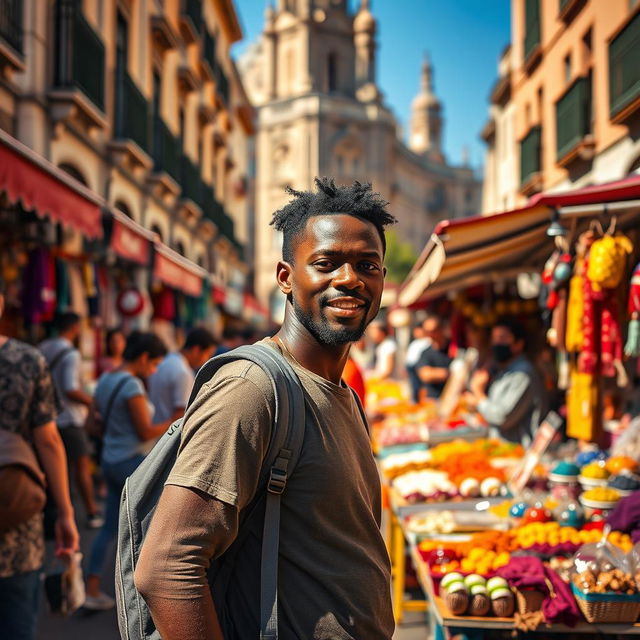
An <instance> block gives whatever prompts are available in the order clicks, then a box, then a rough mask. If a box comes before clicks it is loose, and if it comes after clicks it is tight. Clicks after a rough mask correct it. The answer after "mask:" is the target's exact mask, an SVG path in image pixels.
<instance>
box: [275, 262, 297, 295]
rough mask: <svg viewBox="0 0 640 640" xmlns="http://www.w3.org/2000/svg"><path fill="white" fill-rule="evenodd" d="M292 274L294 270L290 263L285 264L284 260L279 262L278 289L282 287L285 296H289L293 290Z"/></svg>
mask: <svg viewBox="0 0 640 640" xmlns="http://www.w3.org/2000/svg"><path fill="white" fill-rule="evenodd" d="M292 272H293V269H292V267H291V265H290V264H289V263H288V262H285V261H284V260H281V261H280V262H278V266H277V267H276V279H277V281H278V287H280V291H282V293H284V295H285V296H288V295H289V294H290V293H291V290H292V288H293V284H292V281H291V280H292V277H291V274H292Z"/></svg>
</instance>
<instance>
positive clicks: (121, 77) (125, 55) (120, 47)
mask: <svg viewBox="0 0 640 640" xmlns="http://www.w3.org/2000/svg"><path fill="white" fill-rule="evenodd" d="M128 37H129V25H128V24H127V19H126V18H125V17H124V15H122V13H121V12H120V11H118V17H117V22H116V113H115V116H116V130H117V131H119V132H121V131H122V130H123V128H124V114H125V108H126V105H125V96H124V83H125V77H126V75H127V60H128V59H129V45H128Z"/></svg>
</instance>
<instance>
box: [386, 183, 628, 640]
mask: <svg viewBox="0 0 640 640" xmlns="http://www.w3.org/2000/svg"><path fill="white" fill-rule="evenodd" d="M639 223H640V177H639V176H631V177H629V178H628V179H625V180H621V181H618V182H616V183H611V184H605V185H598V186H592V187H587V188H584V189H579V190H576V191H573V192H567V193H556V194H542V195H540V196H537V197H536V198H534V199H532V200H531V201H530V203H529V204H528V205H527V206H526V207H524V208H522V209H519V210H516V211H511V212H506V213H503V214H497V215H495V216H487V217H476V218H470V219H464V220H455V221H450V222H449V221H445V222H442V223H440V224H439V225H438V226H437V227H436V229H435V230H434V233H433V234H432V236H431V239H430V240H429V242H428V243H427V245H426V247H425V249H424V251H423V252H422V254H421V256H420V258H419V259H418V261H417V263H416V265H415V266H414V268H413V270H412V271H411V273H410V274H409V276H408V277H407V279H406V281H405V282H404V283H403V285H402V287H401V289H400V292H399V295H398V303H399V305H400V306H401V307H404V308H414V309H415V308H420V307H425V306H427V307H428V306H429V305H436V308H437V309H438V311H439V312H440V313H441V314H442V313H443V310H444V314H445V315H446V317H448V318H449V319H450V320H451V331H452V334H455V336H456V338H455V339H454V340H452V342H453V343H454V346H455V348H456V349H457V348H458V346H460V347H461V350H460V352H459V356H460V358H459V359H464V357H465V352H469V351H471V350H470V349H468V347H469V346H473V347H478V348H479V345H478V344H477V343H476V344H470V343H471V341H470V340H469V339H468V336H469V335H472V337H475V336H476V335H477V332H478V331H487V330H488V329H489V328H491V326H492V324H493V323H494V322H495V321H496V319H497V318H498V317H500V316H505V315H506V316H509V315H510V316H515V317H517V318H518V319H519V320H520V321H521V323H522V324H525V325H526V326H527V330H528V332H529V338H530V342H532V343H534V344H535V351H534V353H533V354H532V355H533V356H535V357H542V356H544V357H545V358H546V364H547V365H548V367H549V368H552V369H553V372H552V374H551V375H549V377H548V379H547V380H546V381H545V382H546V389H547V391H551V392H554V393H555V394H556V407H555V408H557V409H558V411H559V412H560V413H561V414H562V416H563V419H560V418H559V417H558V416H556V415H555V414H550V415H549V416H548V419H547V421H545V422H544V423H542V425H541V426H540V428H539V429H538V432H537V434H536V436H537V437H536V438H535V440H534V441H533V443H532V445H531V446H530V447H529V448H528V450H527V452H526V454H525V451H523V450H522V449H520V450H518V449H517V448H512V449H511V450H509V448H508V447H507V448H506V449H505V448H504V447H505V443H502V442H499V441H495V440H492V439H489V438H487V437H486V432H485V433H484V434H482V432H481V429H482V427H483V421H482V419H478V416H476V415H474V413H473V411H472V410H471V407H466V406H465V399H464V396H463V395H461V394H460V393H453V394H452V397H446V394H443V400H444V402H443V400H441V401H440V403H438V404H433V403H432V404H431V405H429V404H427V405H426V406H419V407H415V406H413V407H411V406H410V405H406V401H405V400H404V399H398V398H396V399H395V403H396V405H397V410H395V411H394V409H393V408H392V407H391V406H390V405H391V404H392V403H391V402H390V401H389V400H385V399H384V393H383V392H382V393H380V392H379V393H378V400H380V399H382V400H383V402H382V404H383V405H384V410H383V411H382V412H381V415H379V416H378V422H375V421H374V449H375V450H376V452H377V455H378V461H379V467H380V473H381V477H382V479H383V484H384V485H385V486H386V488H387V495H388V506H389V511H390V517H389V522H390V523H391V526H390V531H389V533H388V543H389V548H390V552H391V556H392V564H393V578H394V610H395V615H396V619H397V620H398V621H401V620H402V617H403V613H404V612H405V611H408V610H419V611H422V610H425V609H426V608H428V610H429V612H430V616H431V619H432V623H433V625H434V629H435V631H436V637H449V636H450V635H454V634H455V633H456V632H461V631H462V630H464V631H465V633H466V634H467V636H469V635H471V636H472V635H473V630H479V631H478V632H479V633H480V635H478V637H485V636H484V635H483V634H484V633H486V632H487V631H489V630H490V632H491V637H493V636H494V634H499V633H500V632H501V631H504V632H512V631H513V630H514V629H520V630H523V631H533V630H535V631H537V632H538V633H541V634H556V633H558V634H565V633H575V634H596V635H597V634H605V635H612V636H615V635H617V634H638V633H640V626H639V625H638V624H637V622H636V621H637V620H638V618H639V617H640V594H639V593H638V590H639V587H640V585H639V583H638V579H639V578H640V575H638V574H639V568H640V564H639V563H638V551H637V549H636V550H634V549H632V547H633V542H635V541H637V540H635V539H634V540H632V537H631V535H632V534H633V535H636V534H635V531H636V529H638V528H639V527H640V518H638V517H636V515H632V514H636V511H637V512H638V513H640V507H639V506H638V505H637V502H640V500H638V497H639V496H640V477H639V476H638V471H639V470H640V468H639V465H638V463H640V449H639V448H638V447H637V442H638V440H639V438H637V437H635V436H633V433H636V434H637V433H638V431H639V429H640V427H638V426H637V425H636V426H635V428H634V427H633V426H632V427H630V428H629V429H628V431H624V430H625V429H627V426H628V424H629V419H630V417H633V416H634V415H636V414H637V411H636V412H635V413H634V412H633V410H631V409H629V408H628V406H627V405H625V403H624V399H625V398H626V399H627V400H628V399H629V398H633V395H634V393H633V388H634V387H633V384H634V378H635V379H636V380H635V383H636V384H637V380H638V369H637V366H638V362H637V358H638V355H640V332H639V331H638V328H639V323H638V320H639V314H640V296H639V295H638V291H639V289H638V287H639V286H640V281H639V280H638V277H640V271H638V268H635V270H634V265H636V264H637V263H638V261H639V260H640V249H639V247H640V234H639V229H640V224H639ZM474 332H475V333H474ZM457 336H462V338H461V340H460V341H459V342H458V339H457ZM465 350H466V351H465ZM454 355H455V354H454ZM454 362H455V361H454ZM543 364H545V363H543ZM452 371H454V368H453V367H452ZM467 373H468V370H467ZM451 377H454V376H453V375H452V376H451ZM463 377H464V376H463ZM467 379H468V378H467ZM458 383H460V380H458ZM458 386H459V385H458ZM462 386H464V383H462ZM375 399H376V398H374V401H375ZM403 403H404V404H403ZM442 404H446V405H447V406H446V407H445V408H444V409H443V407H442V406H441V405H442ZM373 412H374V413H375V409H374V410H373ZM623 414H625V415H624V417H623ZM632 425H633V423H632ZM623 432H624V434H623ZM468 434H471V435H470V437H466V436H467V435H468ZM621 434H623V435H621ZM459 436H460V437H459ZM618 437H620V438H623V439H624V442H625V444H624V447H623V449H622V451H621V445H616V439H617V438H618ZM563 441H565V442H564V443H563V444H562V442H563ZM511 446H512V445H511ZM501 447H502V448H501ZM630 514H631V515H630ZM609 529H610V530H609ZM407 545H408V550H409V554H407ZM409 557H410V559H411V561H412V563H413V565H414V567H415V570H416V574H417V577H418V581H419V583H420V586H421V587H422V590H423V592H424V599H421V600H418V601H414V602H412V601H409V600H407V598H406V594H405V584H404V580H405V568H406V562H407V558H409ZM585 558H586V559H585ZM522 576H530V578H531V580H530V581H529V582H527V580H524V581H523V579H522ZM536 579H537V580H538V583H537V585H536V583H535V580H536ZM491 580H493V582H491ZM443 585H444V586H443ZM536 586H537V587H538V588H537V589H536V588H534V587H536ZM496 593H497V595H496ZM550 603H551V604H550ZM554 603H555V604H554Z"/></svg>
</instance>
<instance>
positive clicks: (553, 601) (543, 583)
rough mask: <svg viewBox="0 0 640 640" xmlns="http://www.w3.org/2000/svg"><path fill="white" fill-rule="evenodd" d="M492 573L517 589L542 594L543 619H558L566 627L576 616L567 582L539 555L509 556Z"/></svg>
mask: <svg viewBox="0 0 640 640" xmlns="http://www.w3.org/2000/svg"><path fill="white" fill-rule="evenodd" d="M496 573H497V574H498V575H499V576H502V577H503V578H504V579H505V580H506V581H507V582H508V583H509V584H510V585H511V586H512V587H516V588H517V589H520V590H522V589H536V590H537V591H542V592H543V593H545V594H546V596H547V597H546V598H545V599H544V601H543V602H542V613H543V614H544V619H545V620H546V622H548V623H551V622H560V623H564V624H566V625H568V626H570V627H572V626H574V625H575V623H576V622H577V621H578V620H579V619H580V611H578V605H577V604H576V601H575V598H574V597H573V594H572V593H571V589H570V588H569V585H568V584H566V583H565V582H564V581H563V580H562V578H560V576H559V575H558V574H557V573H556V572H555V571H553V570H552V569H549V568H548V567H545V566H544V564H542V561H541V560H540V559H539V558H533V557H525V558H513V557H512V558H511V560H510V561H509V564H507V565H505V566H504V567H500V568H499V569H498V570H497V571H496ZM547 580H548V581H549V582H550V583H551V585H552V586H553V590H554V592H555V598H553V597H551V595H550V592H549V587H548V586H547Z"/></svg>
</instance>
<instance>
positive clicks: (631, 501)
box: [607, 491, 640, 543]
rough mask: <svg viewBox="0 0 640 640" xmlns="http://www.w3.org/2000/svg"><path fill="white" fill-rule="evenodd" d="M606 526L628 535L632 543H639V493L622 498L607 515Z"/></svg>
mask: <svg viewBox="0 0 640 640" xmlns="http://www.w3.org/2000/svg"><path fill="white" fill-rule="evenodd" d="M607 524H609V525H611V528H612V529H613V530H614V531H622V532H624V533H630V534H631V539H632V540H633V542H634V543H635V542H640V491H635V492H634V493H632V494H631V495H630V496H627V497H626V498H622V500H620V502H618V504H617V505H616V508H615V509H614V510H613V511H612V512H611V513H610V514H609V517H608V518H607Z"/></svg>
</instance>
